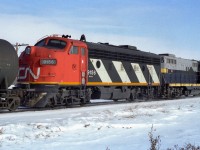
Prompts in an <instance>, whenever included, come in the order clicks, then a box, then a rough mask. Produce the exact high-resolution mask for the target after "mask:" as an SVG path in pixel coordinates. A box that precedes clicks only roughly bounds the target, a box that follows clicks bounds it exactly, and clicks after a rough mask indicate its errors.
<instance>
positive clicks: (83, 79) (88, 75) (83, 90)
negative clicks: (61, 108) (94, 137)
mask: <svg viewBox="0 0 200 150" xmlns="http://www.w3.org/2000/svg"><path fill="white" fill-rule="evenodd" d="M17 88H18V89H23V90H24V92H23V94H22V95H21V96H20V99H21V102H22V104H23V105H24V106H29V107H47V106H49V107H53V106H58V105H73V104H85V103H88V102H90V99H112V100H114V101H117V100H119V99H126V100H128V101H133V100H135V99H157V98H176V97H180V96H182V95H185V96H188V95H198V94H200V84H199V62H198V61H195V60H187V59H182V58H177V57H175V56H174V55H171V54H160V55H157V54H153V53H150V52H144V51H141V50H138V49H137V47H134V46H130V45H119V46H116V45H111V44H109V43H92V42H87V41H86V39H85V36H84V35H82V37H81V39H80V40H74V39H71V38H70V36H68V35H63V36H57V35H53V36H48V37H45V38H43V39H42V40H40V41H38V42H37V43H36V44H35V45H34V46H28V47H26V49H25V50H24V51H23V52H22V53H21V55H20V57H19V75H18V85H17Z"/></svg>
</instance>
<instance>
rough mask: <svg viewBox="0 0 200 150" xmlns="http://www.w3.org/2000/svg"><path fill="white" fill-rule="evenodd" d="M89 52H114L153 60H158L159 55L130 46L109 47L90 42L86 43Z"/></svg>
mask: <svg viewBox="0 0 200 150" xmlns="http://www.w3.org/2000/svg"><path fill="white" fill-rule="evenodd" d="M86 44H87V46H88V49H89V51H90V50H91V49H93V50H97V51H101V50H102V51H110V52H116V53H125V54H131V55H138V56H146V57H153V58H160V56H159V55H157V54H154V53H150V52H145V51H141V50H138V49H137V47H135V46H130V45H120V46H116V45H110V44H108V43H92V42H86Z"/></svg>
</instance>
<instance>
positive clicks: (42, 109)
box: [0, 96, 200, 114]
mask: <svg viewBox="0 0 200 150" xmlns="http://www.w3.org/2000/svg"><path fill="white" fill-rule="evenodd" d="M193 97H200V96H189V98H193ZM185 98H188V97H179V98H174V99H148V100H140V99H136V100H135V101H126V100H118V101H113V100H104V101H100V102H98V101H99V100H92V102H91V103H88V104H85V105H71V106H55V107H47V108H28V107H19V108H18V109H17V110H16V111H8V110H0V114H8V113H20V112H30V111H46V110H59V109H68V108H83V107H93V106H102V105H117V104H131V103H140V102H155V101H166V100H181V99H185Z"/></svg>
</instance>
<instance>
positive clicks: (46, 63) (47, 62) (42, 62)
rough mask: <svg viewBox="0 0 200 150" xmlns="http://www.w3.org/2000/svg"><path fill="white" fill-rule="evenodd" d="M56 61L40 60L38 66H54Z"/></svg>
mask: <svg viewBox="0 0 200 150" xmlns="http://www.w3.org/2000/svg"><path fill="white" fill-rule="evenodd" d="M56 64H57V60H56V59H40V65H56Z"/></svg>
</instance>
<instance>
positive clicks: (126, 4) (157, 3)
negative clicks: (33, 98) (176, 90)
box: [0, 0, 200, 60]
mask: <svg viewBox="0 0 200 150" xmlns="http://www.w3.org/2000/svg"><path fill="white" fill-rule="evenodd" d="M55 33H57V34H70V35H72V38H75V39H79V38H80V36H81V34H83V33H84V34H85V35H86V39H87V40H88V41H91V42H109V43H111V44H116V45H122V44H129V45H134V46H136V47H138V49H140V50H144V51H148V52H149V51H150V52H153V53H173V54H175V55H176V56H178V57H184V58H189V59H197V60H200V1H199V0H0V38H1V39H6V40H8V41H10V42H11V43H16V42H20V43H28V44H30V45H32V44H34V43H36V42H37V40H38V39H40V38H41V37H43V36H45V35H51V34H55Z"/></svg>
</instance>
